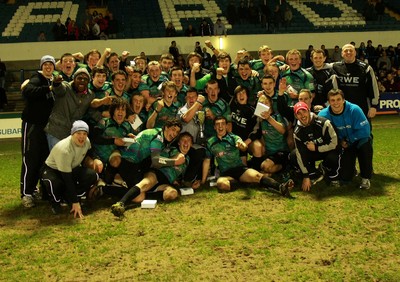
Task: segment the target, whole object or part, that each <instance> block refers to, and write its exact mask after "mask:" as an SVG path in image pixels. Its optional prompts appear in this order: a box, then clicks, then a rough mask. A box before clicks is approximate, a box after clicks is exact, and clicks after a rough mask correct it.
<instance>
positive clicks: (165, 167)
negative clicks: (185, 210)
mask: <svg viewBox="0 0 400 282" xmlns="http://www.w3.org/2000/svg"><path fill="white" fill-rule="evenodd" d="M192 144H193V137H192V135H190V133H188V132H184V133H182V134H181V135H179V138H178V147H179V148H175V147H173V146H171V147H166V148H164V149H163V150H162V151H161V153H160V155H159V156H158V157H155V158H152V167H151V168H150V171H149V172H147V173H146V174H145V175H144V178H143V179H142V180H141V181H140V182H139V183H137V184H136V185H135V186H134V187H132V188H131V189H129V191H128V192H127V193H126V194H125V195H124V196H123V197H122V199H121V200H120V201H119V202H117V203H115V204H114V205H112V206H111V212H112V213H113V214H114V215H115V216H122V215H123V214H124V212H125V204H126V203H127V202H130V201H133V202H135V203H140V202H142V201H143V200H144V199H145V197H146V193H157V192H160V193H162V197H163V199H164V201H172V200H175V199H176V198H177V197H178V191H177V190H176V189H175V188H174V187H173V186H172V185H174V184H176V181H177V179H178V178H179V177H180V176H181V175H183V174H184V172H185V170H186V168H187V166H188V163H189V157H188V156H187V153H188V152H189V150H190V147H191V146H192Z"/></svg>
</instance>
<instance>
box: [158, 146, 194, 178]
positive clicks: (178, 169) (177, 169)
mask: <svg viewBox="0 0 400 282" xmlns="http://www.w3.org/2000/svg"><path fill="white" fill-rule="evenodd" d="M179 153H180V152H179V150H178V149H177V148H175V147H166V148H164V149H163V150H162V151H161V153H160V156H161V157H164V158H169V159H173V158H175V157H176V155H178V154H179ZM185 159H186V161H185V162H184V163H183V164H181V165H174V166H163V167H161V168H158V170H159V171H161V172H162V173H163V174H164V175H165V176H166V177H167V178H168V180H169V183H170V184H172V183H174V181H175V180H177V179H178V177H180V176H181V175H183V174H184V173H185V171H186V168H187V166H188V164H189V156H188V155H185Z"/></svg>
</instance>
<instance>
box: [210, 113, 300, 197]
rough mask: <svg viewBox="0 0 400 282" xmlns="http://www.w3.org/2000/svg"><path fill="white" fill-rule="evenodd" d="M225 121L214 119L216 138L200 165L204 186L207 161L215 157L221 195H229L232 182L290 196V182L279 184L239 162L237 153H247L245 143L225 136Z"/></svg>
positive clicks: (226, 123)
mask: <svg viewBox="0 0 400 282" xmlns="http://www.w3.org/2000/svg"><path fill="white" fill-rule="evenodd" d="M227 128H228V121H227V119H226V118H225V117H223V116H218V117H216V118H215V119H214V129H215V131H216V132H217V134H216V136H213V137H211V138H210V139H208V142H207V156H206V159H205V160H204V164H203V179H202V183H205V182H206V179H207V174H208V170H209V168H210V159H211V157H213V156H214V157H215V159H216V161H217V163H218V168H219V170H220V173H221V176H220V177H219V178H218V179H217V187H218V189H219V190H220V191H224V192H228V191H231V189H232V188H231V181H234V180H237V181H239V182H241V183H260V184H261V185H262V186H263V187H265V188H267V190H268V191H271V192H275V193H278V194H281V195H282V196H284V197H289V196H290V191H289V190H290V189H291V188H292V187H293V184H294V183H293V180H291V179H289V180H288V181H287V182H285V183H279V182H277V181H275V180H274V179H272V178H270V177H268V176H267V175H264V174H262V173H260V172H258V171H257V170H255V169H252V168H247V167H246V166H245V165H244V164H243V162H242V159H241V158H240V154H239V150H241V151H245V150H247V145H246V143H244V142H243V140H242V139H241V138H240V137H239V136H237V135H235V134H233V133H228V132H227Z"/></svg>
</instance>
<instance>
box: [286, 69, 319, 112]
mask: <svg viewBox="0 0 400 282" xmlns="http://www.w3.org/2000/svg"><path fill="white" fill-rule="evenodd" d="M283 77H284V78H286V84H287V85H291V86H292V87H293V88H294V89H296V91H297V94H299V93H300V90H301V89H303V88H306V89H309V90H310V91H311V92H314V77H313V76H312V74H311V73H309V72H308V71H306V70H305V69H303V68H299V69H298V70H295V71H291V70H290V69H289V70H287V71H285V72H284V73H283V74H282V78H283ZM289 99H290V101H291V102H292V104H293V103H296V102H297V100H296V101H292V99H291V98H290V96H289Z"/></svg>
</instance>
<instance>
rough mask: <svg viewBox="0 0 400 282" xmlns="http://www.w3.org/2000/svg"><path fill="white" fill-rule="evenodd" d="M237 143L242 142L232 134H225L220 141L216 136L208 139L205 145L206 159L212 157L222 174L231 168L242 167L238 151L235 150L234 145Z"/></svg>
mask: <svg viewBox="0 0 400 282" xmlns="http://www.w3.org/2000/svg"><path fill="white" fill-rule="evenodd" d="M239 141H241V142H242V139H241V138H240V137H239V136H237V135H235V134H233V133H227V134H226V135H225V136H224V137H222V139H219V138H218V137H217V136H213V137H211V138H209V139H208V141H207V145H206V149H207V150H206V158H208V159H210V158H211V157H212V156H214V157H215V159H216V160H217V163H218V168H219V170H220V171H221V172H222V173H223V172H225V171H227V170H229V169H231V168H234V167H239V166H243V162H242V159H241V158H240V152H239V149H238V148H236V143H237V142H239Z"/></svg>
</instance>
